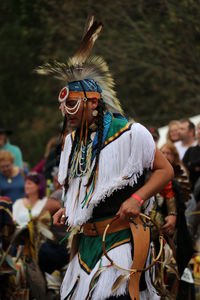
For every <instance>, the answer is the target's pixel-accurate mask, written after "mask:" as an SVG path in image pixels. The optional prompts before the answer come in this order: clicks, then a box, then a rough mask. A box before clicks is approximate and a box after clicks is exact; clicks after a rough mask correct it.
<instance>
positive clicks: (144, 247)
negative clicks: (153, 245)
mask: <svg viewBox="0 0 200 300" xmlns="http://www.w3.org/2000/svg"><path fill="white" fill-rule="evenodd" d="M134 222H135V223H137V227H136V225H135V224H133V223H130V229H131V232H132V236H133V244H134V247H133V264H132V267H131V269H143V268H144V265H145V262H146V259H147V255H148V251H149V244H150V229H149V227H147V226H146V227H144V225H143V222H142V220H141V218H140V217H137V218H134ZM140 277H141V272H137V273H134V274H132V275H131V276H130V281H129V294H130V297H131V299H132V300H139V283H140Z"/></svg>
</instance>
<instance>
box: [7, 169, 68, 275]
mask: <svg viewBox="0 0 200 300" xmlns="http://www.w3.org/2000/svg"><path fill="white" fill-rule="evenodd" d="M25 192H26V197H25V198H22V199H18V200H17V201H16V202H15V204H14V205H13V219H14V220H15V222H17V223H18V224H19V225H20V226H25V225H27V223H28V222H29V220H30V214H31V216H32V217H36V216H39V215H41V214H42V213H44V212H45V211H49V212H50V214H51V216H52V215H53V214H54V213H55V212H56V211H57V210H58V209H59V208H60V207H61V204H60V203H59V202H58V201H56V200H55V199H48V198H47V197H45V194H46V183H45V179H44V177H43V176H42V175H41V174H39V173H36V172H30V173H29V174H28V175H27V177H26V180H25ZM68 257H69V255H68V251H67V249H66V247H65V246H63V245H60V244H59V243H58V242H55V241H51V240H47V241H45V242H44V243H43V244H42V245H41V247H40V250H39V254H38V262H39V267H40V269H41V270H42V271H43V272H48V273H52V272H53V271H54V270H58V269H60V268H62V267H63V266H64V265H65V264H66V263H67V262H68Z"/></svg>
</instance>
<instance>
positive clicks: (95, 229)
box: [83, 218, 130, 236]
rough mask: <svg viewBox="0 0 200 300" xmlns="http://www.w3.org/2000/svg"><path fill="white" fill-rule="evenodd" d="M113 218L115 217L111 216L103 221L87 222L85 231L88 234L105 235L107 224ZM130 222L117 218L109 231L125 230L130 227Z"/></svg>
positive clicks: (84, 227)
mask: <svg viewBox="0 0 200 300" xmlns="http://www.w3.org/2000/svg"><path fill="white" fill-rule="evenodd" d="M112 220H113V218H109V219H106V220H103V221H98V222H93V223H89V222H88V223H85V224H84V225H83V233H84V235H87V236H99V235H103V233H104V231H105V228H106V226H107V225H108V224H109V223H110V222H111V221H112ZM129 227H130V226H129V223H128V222H127V221H122V220H120V219H117V220H116V221H115V222H114V223H113V225H112V226H111V227H109V229H108V232H107V233H108V234H109V233H114V232H117V231H120V230H124V229H127V228H129Z"/></svg>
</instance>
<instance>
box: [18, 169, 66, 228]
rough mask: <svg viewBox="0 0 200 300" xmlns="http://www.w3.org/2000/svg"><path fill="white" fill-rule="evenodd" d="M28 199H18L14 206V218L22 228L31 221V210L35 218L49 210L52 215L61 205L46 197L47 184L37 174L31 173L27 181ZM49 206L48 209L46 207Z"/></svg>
mask: <svg viewBox="0 0 200 300" xmlns="http://www.w3.org/2000/svg"><path fill="white" fill-rule="evenodd" d="M25 193H26V197H23V198H20V199H18V200H17V201H16V202H15V203H14V205H13V218H14V220H15V221H16V222H17V223H18V224H19V225H21V226H23V225H26V224H27V223H28V221H29V218H30V216H29V210H31V215H32V216H33V217H35V216H38V215H39V214H40V213H42V212H44V211H45V210H48V211H49V212H50V214H51V215H53V214H54V212H55V211H57V210H58V209H59V208H60V207H61V205H60V204H59V202H58V201H56V200H54V199H50V202H51V203H49V201H48V199H47V197H45V195H46V182H45V179H44V177H43V176H42V175H41V174H39V173H37V172H30V173H29V174H28V175H27V177H26V179H25ZM47 206H48V209H46V207H47Z"/></svg>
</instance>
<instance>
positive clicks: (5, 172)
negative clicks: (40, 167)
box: [0, 150, 25, 203]
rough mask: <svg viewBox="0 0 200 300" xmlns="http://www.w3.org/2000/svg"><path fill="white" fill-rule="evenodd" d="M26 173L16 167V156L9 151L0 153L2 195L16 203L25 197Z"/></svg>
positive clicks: (0, 186) (0, 191)
mask: <svg viewBox="0 0 200 300" xmlns="http://www.w3.org/2000/svg"><path fill="white" fill-rule="evenodd" d="M24 178H25V172H24V170H22V169H20V168H19V167H18V166H14V156H13V154H11V153H10V152H9V151H7V150H3V151H1V152H0V195H1V196H6V197H9V198H10V199H11V200H12V202H13V203H14V202H15V200H16V199H18V198H21V197H24V196H25V192H24V184H25V180H24Z"/></svg>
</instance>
